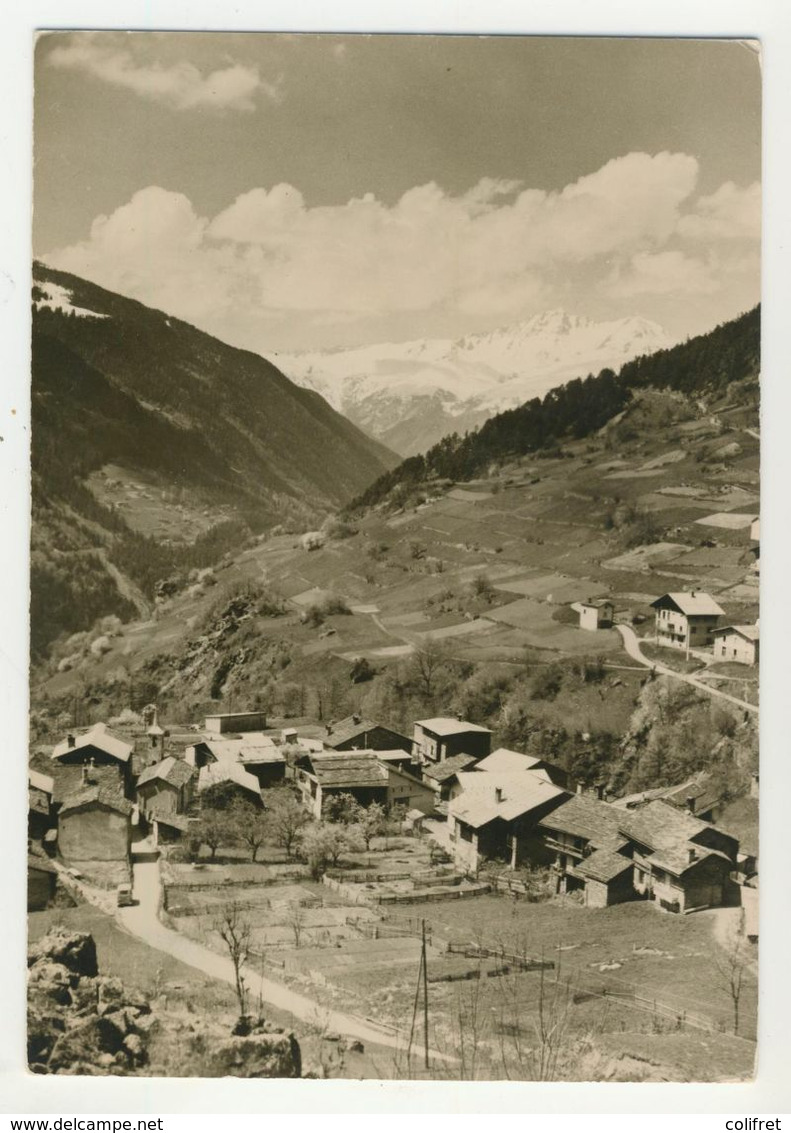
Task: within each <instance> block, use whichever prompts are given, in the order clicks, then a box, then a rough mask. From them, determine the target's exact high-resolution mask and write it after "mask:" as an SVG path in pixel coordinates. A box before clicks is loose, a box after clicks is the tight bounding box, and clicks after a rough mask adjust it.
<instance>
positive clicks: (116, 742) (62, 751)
mask: <svg viewBox="0 0 791 1133" xmlns="http://www.w3.org/2000/svg"><path fill="white" fill-rule="evenodd" d="M86 747H96V748H98V749H99V750H100V751H104V752H106V753H107V754H108V755H111V756H112V757H113V758H114V759H117V760H118V761H119V762H120V763H126V762H127V760H128V759H129V756H130V755H131V754H132V751H133V750H134V745H133V744H130V743H127V741H126V740H122V739H121V738H120V736H116V735H114V734H113V733H112V732H111V731H110V730H109V728H108V727H107V725H106V724H94V726H93V727H92V728H91V729H90V731H88V732H83V734H82V735H81V736H75V737H74V746H73V747H70V746H69V740H68V737H66V739H64V740H61V742H60V743H59V744H56V745H55V747H54V748H53V749H52V758H53V759H62V758H63V756H64V755H70V754H71V753H72V752H74V751H79V750H80V749H82V748H86Z"/></svg>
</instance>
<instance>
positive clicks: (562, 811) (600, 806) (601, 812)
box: [539, 795, 624, 849]
mask: <svg viewBox="0 0 791 1133" xmlns="http://www.w3.org/2000/svg"><path fill="white" fill-rule="evenodd" d="M623 821H624V812H623V811H622V810H618V809H617V808H616V807H614V806H612V804H611V803H605V802H603V801H602V800H601V799H594V798H591V797H590V796H589V795H571V796H569V798H568V799H567V800H566V801H565V802H564V803H563V804H562V805H561V806H559V807H557V808H556V809H555V810H553V811H552V813H551V814H548V815H547V816H546V818H542V820H541V822H540V823H539V825H540V826H542V827H544V828H545V829H549V830H557V831H559V832H560V833H562V834H569V835H571V837H572V838H584V839H585V841H587V842H591V843H592V844H593V845H594V846H596V847H597V848H609V849H612V848H613V846H615V845H617V844H619V843H621V842H623V838H622V837H621V835H620V826H621V823H622V822H623Z"/></svg>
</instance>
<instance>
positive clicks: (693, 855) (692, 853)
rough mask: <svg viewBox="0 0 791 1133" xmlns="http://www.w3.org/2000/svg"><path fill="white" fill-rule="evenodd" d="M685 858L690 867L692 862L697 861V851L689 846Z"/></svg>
mask: <svg viewBox="0 0 791 1133" xmlns="http://www.w3.org/2000/svg"><path fill="white" fill-rule="evenodd" d="M687 858H688V861H689V865H692V863H693V862H696V861H697V860H698V851H697V850H696V849H695V847H694V846H690V847H689V849H688V850H687Z"/></svg>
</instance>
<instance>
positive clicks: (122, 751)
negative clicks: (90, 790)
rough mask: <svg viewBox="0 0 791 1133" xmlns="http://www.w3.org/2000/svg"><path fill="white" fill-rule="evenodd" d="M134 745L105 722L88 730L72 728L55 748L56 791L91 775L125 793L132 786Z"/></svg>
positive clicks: (60, 792) (69, 789)
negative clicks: (78, 731) (79, 730)
mask: <svg viewBox="0 0 791 1133" xmlns="http://www.w3.org/2000/svg"><path fill="white" fill-rule="evenodd" d="M133 752H134V745H133V744H131V743H129V742H128V741H127V740H124V739H122V738H121V737H120V736H117V735H115V734H114V733H113V732H111V731H110V729H109V728H108V727H107V725H106V724H94V726H93V727H92V728H90V729H89V730H88V731H87V732H83V733H81V734H79V735H78V734H76V733H74V732H70V733H69V734H68V735H67V736H66V738H65V739H63V740H61V742H60V743H59V744H56V745H55V747H54V748H53V750H52V757H51V758H52V761H53V764H54V767H55V768H57V770H56V771H53V775H54V777H55V778H56V791H57V795H58V796H59V797H61V798H63V797H64V796H65V795H67V794H69V793H71V792H72V791H74V790H78V789H79V788H80V787H82V786H83V785H85V784H86V782H87V780H88V779H90V780H92V781H93V782H94V783H98V784H99V785H100V786H102V787H104V788H106V789H110V790H112V789H113V788H117V789H118V790H119V791H120V793H121V794H122V795H127V796H128V795H129V794H131V790H132V754H133Z"/></svg>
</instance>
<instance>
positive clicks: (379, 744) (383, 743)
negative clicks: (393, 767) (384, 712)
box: [323, 712, 412, 753]
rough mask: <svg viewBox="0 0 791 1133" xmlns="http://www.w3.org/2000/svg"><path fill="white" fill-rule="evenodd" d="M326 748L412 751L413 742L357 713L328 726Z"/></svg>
mask: <svg viewBox="0 0 791 1133" xmlns="http://www.w3.org/2000/svg"><path fill="white" fill-rule="evenodd" d="M323 738H324V746H325V747H326V748H329V749H330V750H331V751H352V750H353V749H355V748H356V749H359V750H364V751H394V750H396V749H397V748H400V749H401V750H402V751H405V752H410V753H411V751H412V741H411V740H410V739H409V738H408V737H407V736H402V735H401V733H400V732H396V731H394V730H393V729H392V728H386V727H385V726H384V725H383V724H377V723H376V721H375V720H366V719H365V717H364V716H361V715H360V714H359V713H357V712H355V713H354V714H353V715H351V716H347V717H346V718H345V719H344V720H338V721H337V722H336V723H334V724H327V725H326V729H325V735H324V737H323Z"/></svg>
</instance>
